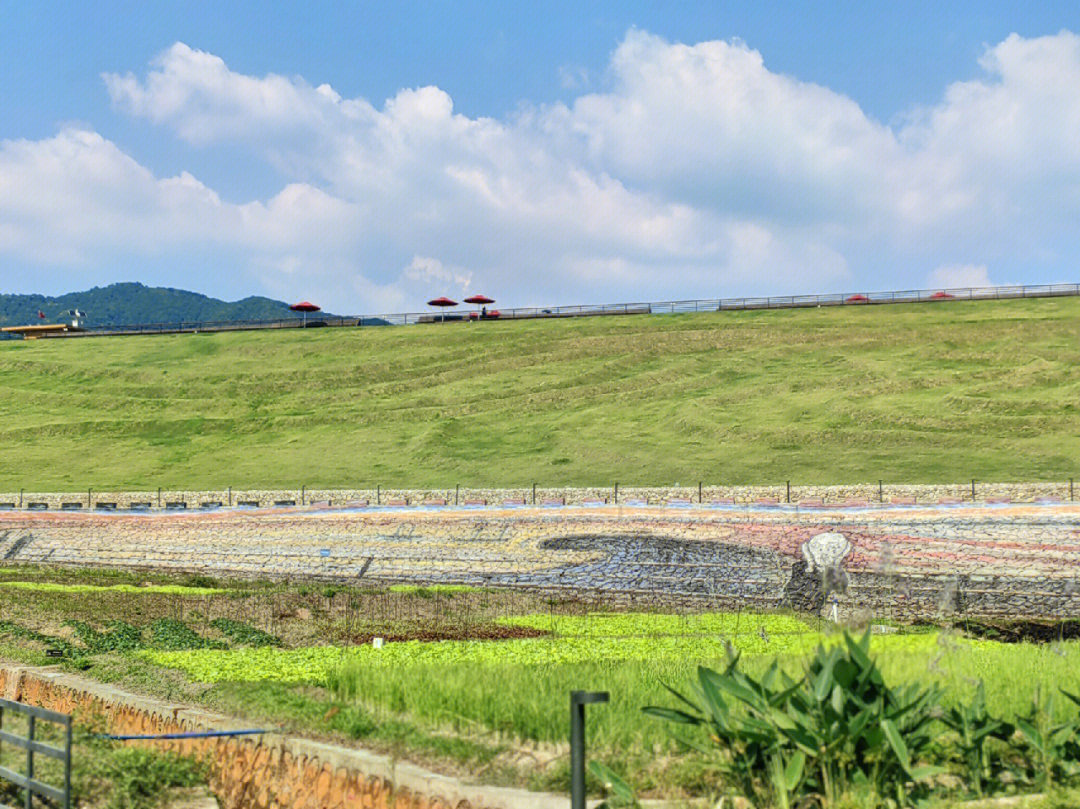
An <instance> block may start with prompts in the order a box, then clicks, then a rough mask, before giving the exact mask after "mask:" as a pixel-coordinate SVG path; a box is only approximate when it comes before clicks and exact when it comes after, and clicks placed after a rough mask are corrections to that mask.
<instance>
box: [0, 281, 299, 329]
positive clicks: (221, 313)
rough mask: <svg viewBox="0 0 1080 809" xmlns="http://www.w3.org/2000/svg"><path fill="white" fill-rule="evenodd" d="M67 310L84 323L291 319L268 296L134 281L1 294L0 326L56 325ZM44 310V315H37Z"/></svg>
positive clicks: (285, 307)
mask: <svg viewBox="0 0 1080 809" xmlns="http://www.w3.org/2000/svg"><path fill="white" fill-rule="evenodd" d="M69 309H80V310H81V311H83V312H85V313H86V324H87V325H88V326H120V325H124V324H131V323H173V322H176V321H180V320H187V321H191V320H198V321H207V320H273V319H275V318H281V317H293V316H295V313H293V312H290V311H289V305H288V304H287V303H283V302H282V301H275V300H271V299H270V298H261V297H250V298H244V299H243V300H239V301H232V302H229V301H221V300H218V299H217V298H210V297H207V296H206V295H200V294H198V293H196V292H187V291H186V290H183V289H170V288H164V287H148V286H144V285H143V284H138V283H123V284H110V285H109V286H107V287H94V288H93V289H88V290H86V291H85V292H69V293H68V294H66V295H60V296H57V297H55V298H53V297H47V296H45V295H0V326H14V325H23V324H27V323H56V322H58V321H59V320H60V319H61V317H62V315H63V314H64V313H65V312H67V310H69ZM38 312H44V313H45V319H44V320H41V319H39V317H38Z"/></svg>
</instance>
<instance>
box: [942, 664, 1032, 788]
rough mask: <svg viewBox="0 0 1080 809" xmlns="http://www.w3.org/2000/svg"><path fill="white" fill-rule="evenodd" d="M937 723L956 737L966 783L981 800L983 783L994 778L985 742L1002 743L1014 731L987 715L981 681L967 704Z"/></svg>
mask: <svg viewBox="0 0 1080 809" xmlns="http://www.w3.org/2000/svg"><path fill="white" fill-rule="evenodd" d="M940 719H941V722H942V723H943V724H944V725H945V726H946V727H948V728H949V729H950V730H952V731H954V732H955V733H956V736H957V741H956V745H957V747H958V748H959V752H960V755H961V757H962V758H963V761H964V766H965V769H966V770H967V776H968V782H969V783H970V784H971V785H972V787H973V788H974V790H975V794H976V796H977V797H979V798H981V797H983V795H984V794H985V791H986V785H987V783H988V782H989V781H991V780H992V779H993V778H994V773H993V772H992V771H991V767H990V753H989V750H988V748H987V742H988V741H990V740H991V739H997V740H999V741H1002V742H1006V741H1008V740H1009V738H1010V737H1012V735H1013V733H1014V732H1015V730H1016V728H1015V727H1014V726H1013V725H1011V724H1009V723H1008V722H1005V721H1004V720H1001V719H997V718H996V717H993V716H991V715H990V713H989V712H988V711H987V709H986V688H985V687H984V685H983V682H982V680H979V684H978V686H976V688H975V696H974V697H973V698H972V700H971V702H970V703H968V704H964V705H957V706H953V707H951V708H949V709H948V710H946V711H944V712H943V713H942V715H941V717H940Z"/></svg>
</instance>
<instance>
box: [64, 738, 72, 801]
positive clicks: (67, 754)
mask: <svg viewBox="0 0 1080 809" xmlns="http://www.w3.org/2000/svg"><path fill="white" fill-rule="evenodd" d="M64 809H71V719H70V717H69V718H68V722H67V732H66V733H65V734H64Z"/></svg>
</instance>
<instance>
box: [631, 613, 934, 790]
mask: <svg viewBox="0 0 1080 809" xmlns="http://www.w3.org/2000/svg"><path fill="white" fill-rule="evenodd" d="M738 664H739V658H738V656H737V655H733V656H732V657H731V659H730V660H729V662H728V664H727V666H726V667H725V669H724V670H723V671H721V672H717V671H713V670H711V669H708V668H705V667H701V668H699V669H698V677H697V682H696V683H694V684H693V685H692V695H691V696H684V695H683V694H681V693H679V692H678V691H676V690H674V689H672V688H670V687H668V690H669V691H671V693H672V694H674V696H675V697H676V698H677V699H678V700H679V701H680V703H681V706H680V707H678V708H671V707H660V706H649V707H646V708H645V709H644V710H645V711H646V712H647V713H649V714H651V715H653V716H657V717H659V718H661V719H665V720H668V721H671V722H675V723H679V724H684V725H690V726H694V727H699V728H702V729H703V730H705V731H706V738H707V740H708V744H703V743H702V742H701V741H700V739H698V740H695V739H692V738H691V739H687V740H685V741H687V742H688V743H689V744H691V746H694V747H696V748H697V749H700V750H712V751H713V752H714V753H716V754H718V755H719V756H720V761H721V766H722V767H723V769H724V771H725V772H726V773H727V774H728V775H729V776H730V777H731V780H732V782H733V783H734V784H735V785H736V786H737V788H738V789H739V791H740V792H741V793H742V794H743V795H744V796H745V797H747V798H749V799H751V800H753V801H761V800H769V801H771V802H772V803H773V804H775V805H777V806H779V807H789V806H792V805H794V804H795V803H797V802H801V801H802V800H803V799H805V798H806V797H808V796H815V797H816V800H817V801H819V802H820V803H821V804H822V805H824V806H834V805H836V803H837V801H838V800H839V799H840V798H841V797H842V796H844V795H846V794H849V793H850V792H853V791H854V792H859V793H864V794H865V793H872V794H875V795H877V796H879V798H881V799H882V801H884V802H886V803H890V804H892V805H894V806H905V805H909V804H910V803H911V802H912V801H914V800H915V799H916V798H917V797H918V796H919V795H920V794H923V793H925V792H926V790H927V780H928V779H929V778H930V777H932V776H933V775H935V774H937V773H939V772H941V769H940V768H939V767H935V766H929V765H926V764H924V763H922V762H923V760H924V758H925V756H926V755H927V754H928V752H929V749H930V745H931V741H932V737H931V733H930V725H931V723H932V721H933V719H934V710H935V708H936V706H937V702H938V696H939V695H938V692H937V690H936V689H934V688H923V687H920V686H919V685H909V686H906V687H903V688H890V687H889V686H888V685H886V683H885V681H884V678H883V677H882V675H881V671H880V670H879V669H878V667H877V665H876V664H875V663H874V661H873V660H872V658H871V657H870V634H869V632H867V633H866V634H865V635H864V636H863V637H862V638H861V639H855V638H853V637H851V636H850V635H848V634H847V633H845V634H844V638H843V643H842V644H839V645H837V646H834V647H831V648H828V649H826V648H825V647H820V646H819V647H818V649H817V651H816V653H815V655H814V656H813V657H812V658H811V660H810V662H809V664H808V665H807V667H806V670H805V673H804V674H803V676H802V677H801V678H799V679H795V678H793V677H791V676H789V675H788V674H786V673H785V672H783V671H781V670H780V667H779V665H778V664H777V663H776V662H775V661H774V662H773V664H772V665H771V666H770V667H769V668H768V669H767V670H766V672H765V673H764V675H762V676H761V677H760V678H755V677H753V676H751V675H750V674H747V673H746V672H743V671H740V670H739V666H738Z"/></svg>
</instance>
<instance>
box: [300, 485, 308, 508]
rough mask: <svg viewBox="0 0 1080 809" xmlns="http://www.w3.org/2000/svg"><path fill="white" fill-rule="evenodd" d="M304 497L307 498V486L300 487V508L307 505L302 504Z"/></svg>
mask: <svg viewBox="0 0 1080 809" xmlns="http://www.w3.org/2000/svg"><path fill="white" fill-rule="evenodd" d="M305 497H307V486H301V487H300V505H302V506H304V505H307V504H306V503H305V502H304V498H305Z"/></svg>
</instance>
